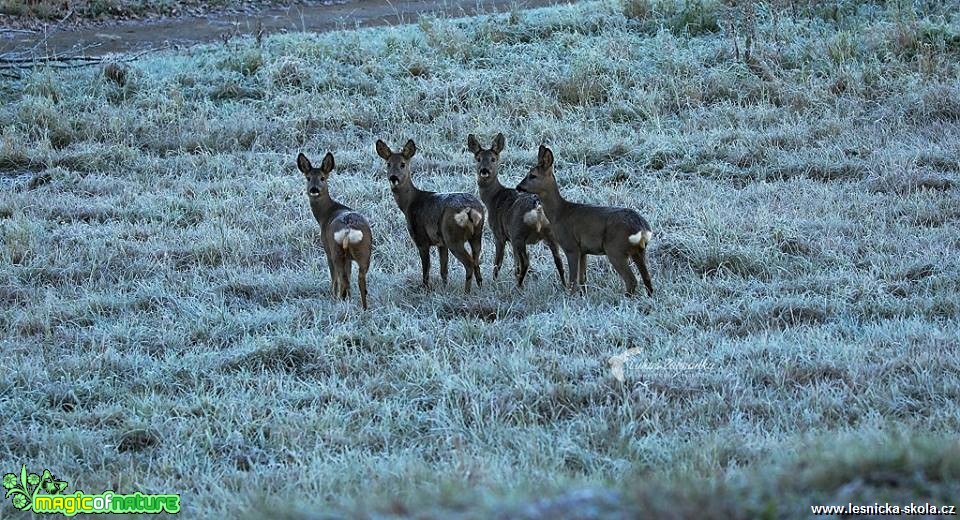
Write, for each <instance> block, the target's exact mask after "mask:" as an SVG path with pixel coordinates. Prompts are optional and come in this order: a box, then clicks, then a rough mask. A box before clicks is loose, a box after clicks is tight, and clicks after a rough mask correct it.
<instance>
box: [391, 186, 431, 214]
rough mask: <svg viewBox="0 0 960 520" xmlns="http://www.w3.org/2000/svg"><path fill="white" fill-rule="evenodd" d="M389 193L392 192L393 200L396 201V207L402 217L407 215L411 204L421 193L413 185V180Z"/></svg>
mask: <svg viewBox="0 0 960 520" xmlns="http://www.w3.org/2000/svg"><path fill="white" fill-rule="evenodd" d="M390 191H392V192H393V199H394V200H396V201H397V206H399V207H400V211H402V212H403V214H404V215H409V211H410V206H411V205H413V202H414V201H415V200H417V199H418V198H419V197H420V194H421V193H423V192H422V191H420V190H419V189H418V188H417V187H416V185H414V184H413V179H410V181H409V182H407V183H406V184H403V185H401V186H397V187H396V188H394V189H392V190H390Z"/></svg>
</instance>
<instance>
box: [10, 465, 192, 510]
mask: <svg viewBox="0 0 960 520" xmlns="http://www.w3.org/2000/svg"><path fill="white" fill-rule="evenodd" d="M3 488H4V489H6V490H7V493H6V495H5V496H4V498H9V499H11V501H12V502H13V507H16V508H17V509H19V510H21V511H33V512H34V513H53V514H62V515H66V516H73V515H76V514H79V513H133V514H142V513H163V512H166V513H179V512H180V495H146V494H143V493H132V494H130V495H121V494H119V493H114V492H113V491H104V492H103V493H100V494H96V495H89V494H86V493H84V492H83V491H79V490H78V491H76V492H75V493H72V494H65V493H64V490H65V489H67V483H66V482H65V481H63V480H57V478H56V477H54V476H53V475H52V474H51V473H50V470H43V474H41V475H37V474H36V473H27V466H25V465H24V466H21V468H20V475H19V476H18V475H15V474H13V473H7V474H6V475H4V476H3Z"/></svg>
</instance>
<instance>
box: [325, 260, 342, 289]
mask: <svg viewBox="0 0 960 520" xmlns="http://www.w3.org/2000/svg"><path fill="white" fill-rule="evenodd" d="M326 256H327V268H328V269H330V293H331V294H332V295H333V297H334V298H336V297H337V296H338V295H339V294H340V277H339V276H338V275H337V270H336V269H334V267H333V258H332V257H331V256H330V254H329V253H328V254H327V255H326Z"/></svg>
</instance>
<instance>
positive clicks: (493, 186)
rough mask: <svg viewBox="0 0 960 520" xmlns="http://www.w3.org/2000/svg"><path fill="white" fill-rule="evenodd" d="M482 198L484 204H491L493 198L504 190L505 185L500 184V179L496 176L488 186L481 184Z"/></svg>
mask: <svg viewBox="0 0 960 520" xmlns="http://www.w3.org/2000/svg"><path fill="white" fill-rule="evenodd" d="M479 188H480V200H482V201H483V203H484V204H486V205H488V206H489V205H490V204H491V203H493V200H494V199H496V198H497V195H499V194H500V192H502V191H503V185H502V184H500V179H498V178H496V177H494V178H493V180H492V181H490V183H489V184H487V185H486V186H480V187H479Z"/></svg>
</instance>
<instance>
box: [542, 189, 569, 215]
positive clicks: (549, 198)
mask: <svg viewBox="0 0 960 520" xmlns="http://www.w3.org/2000/svg"><path fill="white" fill-rule="evenodd" d="M537 197H538V198H539V199H540V204H541V205H542V206H543V211H544V213H546V215H547V219H549V220H550V221H551V222H553V221H556V220H558V219H559V217H560V215H561V214H562V213H563V209H564V207H565V206H566V205H567V201H566V200H564V198H563V195H560V188H559V187H558V186H557V184H556V183H553V184H550V185H549V186H547V188H546V189H545V190H544V191H543V193H538V194H537Z"/></svg>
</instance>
